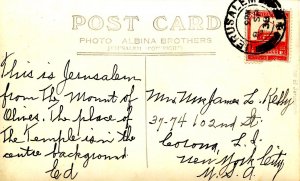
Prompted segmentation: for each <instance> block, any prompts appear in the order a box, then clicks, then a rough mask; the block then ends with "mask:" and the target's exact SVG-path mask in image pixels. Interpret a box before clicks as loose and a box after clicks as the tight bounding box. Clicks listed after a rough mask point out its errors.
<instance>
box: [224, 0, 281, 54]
mask: <svg viewBox="0 0 300 181" xmlns="http://www.w3.org/2000/svg"><path fill="white" fill-rule="evenodd" d="M224 29H225V33H226V36H227V38H228V40H229V41H230V43H231V44H232V45H233V46H234V47H235V48H236V49H238V50H239V51H241V52H244V53H246V54H262V53H265V52H267V51H269V50H271V49H273V48H274V47H276V45H277V44H278V43H279V42H280V41H281V40H282V38H283V36H284V33H285V30H286V17H285V13H284V11H283V10H282V9H281V5H280V3H279V2H278V1H277V0H234V1H233V2H232V3H231V4H230V6H229V7H228V9H227V13H226V16H225V19H224Z"/></svg>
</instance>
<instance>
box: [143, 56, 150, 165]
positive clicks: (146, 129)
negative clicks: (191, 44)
mask: <svg viewBox="0 0 300 181" xmlns="http://www.w3.org/2000/svg"><path fill="white" fill-rule="evenodd" d="M144 71H145V72H144V73H145V91H144V92H145V146H146V149H145V150H146V167H147V168H148V167H149V164H148V122H147V99H146V90H147V56H145V70H144Z"/></svg>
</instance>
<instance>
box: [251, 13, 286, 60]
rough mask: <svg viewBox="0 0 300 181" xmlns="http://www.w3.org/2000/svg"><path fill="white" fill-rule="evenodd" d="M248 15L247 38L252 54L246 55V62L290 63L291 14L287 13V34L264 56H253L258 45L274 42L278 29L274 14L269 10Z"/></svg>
mask: <svg viewBox="0 0 300 181" xmlns="http://www.w3.org/2000/svg"><path fill="white" fill-rule="evenodd" d="M247 13H248V18H249V20H248V22H249V24H248V26H246V37H247V39H248V40H249V41H251V43H250V44H248V47H247V49H248V50H247V51H248V52H250V54H247V55H246V61H249V62H250V61H256V62H260V61H274V60H277V61H288V60H289V36H290V35H289V30H290V24H289V23H290V12H288V11H285V12H284V14H285V17H286V22H285V27H286V29H285V33H284V35H283V37H282V39H281V41H280V42H279V43H278V44H277V45H276V46H275V47H274V48H272V49H271V50H269V51H267V52H264V53H262V54H251V52H254V51H255V50H254V49H255V48H257V46H256V45H257V44H260V43H261V42H266V41H270V40H272V39H271V38H272V37H274V36H276V28H277V27H275V26H276V25H275V23H274V19H275V17H274V14H271V13H270V12H269V11H267V10H263V11H261V10H260V11H249V12H247Z"/></svg>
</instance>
